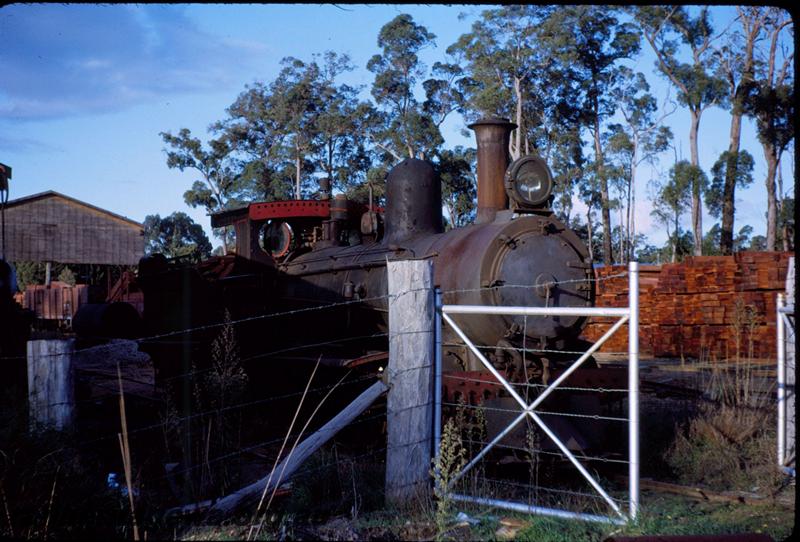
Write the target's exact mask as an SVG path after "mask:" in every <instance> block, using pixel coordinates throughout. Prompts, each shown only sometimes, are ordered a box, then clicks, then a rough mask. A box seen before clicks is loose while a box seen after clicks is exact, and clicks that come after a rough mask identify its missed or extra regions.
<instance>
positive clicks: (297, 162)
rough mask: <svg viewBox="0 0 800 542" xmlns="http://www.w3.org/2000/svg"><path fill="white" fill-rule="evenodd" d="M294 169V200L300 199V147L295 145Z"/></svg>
mask: <svg viewBox="0 0 800 542" xmlns="http://www.w3.org/2000/svg"><path fill="white" fill-rule="evenodd" d="M294 148H295V151H296V153H295V155H294V167H295V181H294V183H295V186H294V199H300V146H299V145H298V144H297V143H295V145H294Z"/></svg>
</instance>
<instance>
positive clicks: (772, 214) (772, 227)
mask: <svg viewBox="0 0 800 542" xmlns="http://www.w3.org/2000/svg"><path fill="white" fill-rule="evenodd" d="M764 158H765V159H766V161H767V178H766V179H765V184H766V186H767V250H769V251H773V250H775V249H776V248H777V246H776V242H775V241H776V237H777V236H776V232H777V229H778V202H777V196H776V190H775V172H776V171H777V170H778V157H777V156H776V149H775V147H774V146H773V145H770V144H766V145H764Z"/></svg>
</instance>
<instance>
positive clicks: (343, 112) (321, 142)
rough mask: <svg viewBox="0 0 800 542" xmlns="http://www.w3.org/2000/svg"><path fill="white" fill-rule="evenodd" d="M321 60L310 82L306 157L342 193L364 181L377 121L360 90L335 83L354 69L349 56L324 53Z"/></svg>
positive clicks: (370, 159) (373, 110)
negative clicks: (312, 105)
mask: <svg viewBox="0 0 800 542" xmlns="http://www.w3.org/2000/svg"><path fill="white" fill-rule="evenodd" d="M321 60H322V61H321V62H320V64H319V66H318V68H317V69H316V72H317V74H318V77H317V79H315V80H314V81H313V100H314V101H315V102H316V105H315V107H316V113H315V117H314V123H313V125H310V126H307V127H306V130H307V134H308V135H307V137H308V139H309V141H310V148H309V153H308V156H309V159H310V160H311V162H312V164H313V166H314V169H315V172H319V173H322V174H323V175H324V176H325V177H327V178H329V179H330V180H331V182H332V183H333V186H334V187H335V188H339V189H341V190H343V191H346V190H348V189H349V188H351V187H353V186H355V185H358V184H361V183H363V182H365V181H366V177H367V171H368V170H369V168H370V167H371V166H372V161H373V157H372V153H371V150H370V148H369V145H368V139H369V137H370V134H371V133H372V132H373V131H374V130H375V129H376V128H377V124H378V121H377V117H376V111H375V108H374V106H373V105H372V104H370V103H368V102H362V101H360V100H359V98H358V94H359V91H360V88H358V87H353V86H350V85H347V84H337V82H336V80H337V78H338V77H339V76H340V75H341V74H342V73H345V72H348V71H351V70H353V69H354V66H353V65H352V64H351V62H350V57H349V56H348V55H344V54H342V55H340V54H337V53H335V52H332V51H326V52H325V53H324V54H323V55H322V59H321ZM314 65H316V60H315V62H314Z"/></svg>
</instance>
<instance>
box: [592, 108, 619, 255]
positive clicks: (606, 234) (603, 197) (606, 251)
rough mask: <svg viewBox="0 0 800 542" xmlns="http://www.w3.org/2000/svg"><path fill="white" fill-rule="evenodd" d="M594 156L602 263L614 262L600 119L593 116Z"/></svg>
mask: <svg viewBox="0 0 800 542" xmlns="http://www.w3.org/2000/svg"><path fill="white" fill-rule="evenodd" d="M594 156H595V164H596V170H597V177H598V181H600V207H601V217H602V220H603V263H605V264H606V265H611V264H612V263H614V255H613V253H612V250H613V249H612V246H611V210H610V209H609V201H608V200H609V198H608V179H606V176H605V171H604V170H605V165H604V164H603V149H602V147H601V146H600V119H599V118H597V117H596V116H595V122H594Z"/></svg>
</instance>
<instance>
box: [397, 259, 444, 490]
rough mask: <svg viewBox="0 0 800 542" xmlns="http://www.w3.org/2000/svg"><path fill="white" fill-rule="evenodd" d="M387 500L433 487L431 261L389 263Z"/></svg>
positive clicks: (433, 321) (432, 310)
mask: <svg viewBox="0 0 800 542" xmlns="http://www.w3.org/2000/svg"><path fill="white" fill-rule="evenodd" d="M387 272H388V286H389V363H388V367H387V381H388V385H389V394H388V398H387V406H386V417H387V421H386V425H387V433H388V443H387V451H386V499H387V501H388V502H392V503H395V504H403V503H408V501H409V499H412V498H414V497H415V496H417V495H419V494H421V493H425V492H427V491H429V490H430V474H429V473H430V468H431V450H432V448H433V435H432V433H433V402H434V401H433V399H434V397H433V393H434V390H433V377H434V374H433V373H434V371H433V366H434V340H435V338H434V326H435V319H436V317H435V310H434V290H433V264H432V262H431V261H430V260H408V261H397V262H389V263H388V266H387Z"/></svg>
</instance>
